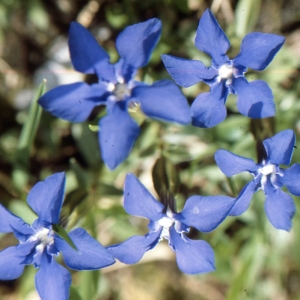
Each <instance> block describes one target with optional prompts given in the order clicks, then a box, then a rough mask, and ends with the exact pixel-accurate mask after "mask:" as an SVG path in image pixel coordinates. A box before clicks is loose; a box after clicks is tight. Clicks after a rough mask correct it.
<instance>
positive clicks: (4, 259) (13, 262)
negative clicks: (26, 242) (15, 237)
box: [0, 246, 28, 280]
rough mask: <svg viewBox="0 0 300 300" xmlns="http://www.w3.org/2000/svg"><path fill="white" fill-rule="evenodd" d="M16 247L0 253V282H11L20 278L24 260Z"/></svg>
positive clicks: (23, 255) (23, 256)
mask: <svg viewBox="0 0 300 300" xmlns="http://www.w3.org/2000/svg"><path fill="white" fill-rule="evenodd" d="M20 250H21V249H20V248H19V247H18V246H14V247H9V248H7V249H4V250H3V251H1V252H0V280H13V279H16V278H18V277H20V276H21V275H22V273H23V270H24V266H25V265H24V263H23V261H24V258H25V256H26V255H27V254H28V253H22V251H20Z"/></svg>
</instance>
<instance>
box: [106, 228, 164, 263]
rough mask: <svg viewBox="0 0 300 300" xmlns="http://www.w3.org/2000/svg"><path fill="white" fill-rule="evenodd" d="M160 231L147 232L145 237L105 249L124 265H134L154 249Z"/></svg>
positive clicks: (138, 237)
mask: <svg viewBox="0 0 300 300" xmlns="http://www.w3.org/2000/svg"><path fill="white" fill-rule="evenodd" d="M160 233H161V229H160V230H158V231H156V232H149V233H148V234H146V235H145V236H139V235H136V236H133V237H131V238H129V239H128V240H126V241H125V242H123V243H121V244H116V245H111V246H109V247H107V250H108V252H109V253H110V254H111V255H112V256H113V257H115V258H116V259H118V260H119V261H121V262H123V263H125V264H135V263H137V262H138V261H140V260H141V259H142V257H143V255H144V254H145V253H146V252H147V251H148V250H150V249H152V248H154V247H155V246H156V245H157V243H158V242H159V236H160Z"/></svg>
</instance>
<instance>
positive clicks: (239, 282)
mask: <svg viewBox="0 0 300 300" xmlns="http://www.w3.org/2000/svg"><path fill="white" fill-rule="evenodd" d="M206 8H210V9H211V10H212V12H213V13H214V14H215V16H216V18H217V20H218V22H219V23H220V25H221V26H222V28H223V29H224V31H225V32H226V34H227V36H228V38H229V40H230V41H231V45H232V47H231V49H230V51H229V52H228V55H229V56H230V57H232V58H233V57H234V56H235V55H236V54H237V53H238V52H239V46H240V43H241V41H242V38H243V37H244V36H245V35H246V34H247V33H249V32H251V31H261V32H268V33H276V34H281V35H284V36H285V37H286V42H285V45H284V47H283V48H282V49H281V50H280V52H279V53H278V54H277V56H276V57H275V59H274V60H273V61H272V63H271V65H270V66H269V67H268V68H267V69H266V70H265V71H263V72H260V73H258V72H254V71H252V70H249V71H248V72H247V75H246V77H247V78H248V80H249V81H251V80H254V79H263V80H266V81H267V82H268V84H269V86H270V87H271V88H272V91H273V94H274V97H275V102H276V109H277V115H276V117H275V118H269V119H265V120H258V121H257V120H256V121H252V122H251V121H250V119H248V118H246V117H244V116H241V115H240V114H239V113H237V109H236V97H235V96H232V95H230V96H229V98H228V100H227V107H228V117H227V119H226V120H225V121H224V122H223V123H221V124H220V125H218V126H216V127H215V128H212V129H200V128H196V127H192V126H185V127H183V126H179V125H174V124H167V123H162V122H158V121H153V120H148V119H146V120H145V121H144V122H143V124H142V125H141V129H142V134H141V135H140V137H139V138H138V140H137V142H136V144H135V147H134V149H133V151H132V153H131V155H130V156H129V158H128V159H127V160H126V161H125V162H124V163H123V164H121V166H119V167H118V168H117V169H116V170H114V171H113V172H111V171H109V170H108V169H107V168H106V167H105V165H104V164H103V162H102V160H101V157H100V154H99V146H98V141H97V132H96V131H97V128H96V127H95V126H94V125H95V124H97V118H96V116H99V115H103V114H104V113H105V111H103V109H100V110H97V111H95V112H94V114H92V116H91V118H90V120H89V121H88V122H86V123H82V124H71V123H69V122H66V121H63V120H60V119H56V118H54V117H53V116H51V115H50V114H48V113H46V112H41V110H40V108H38V107H37V106H36V105H35V102H33V105H31V108H30V102H31V101H32V99H34V97H35V95H36V94H37V93H38V86H39V85H40V84H41V82H42V81H43V79H44V78H45V79H46V80H47V83H46V88H47V89H48V90H49V89H51V88H53V87H55V86H56V85H58V84H63V83H71V82H75V81H81V80H86V81H88V82H92V81H93V80H94V78H90V77H88V78H87V77H85V78H83V77H82V75H81V74H78V73H76V72H75V71H74V70H73V68H72V65H71V63H70V59H69V54H68V48H67V35H68V28H69V24H70V22H71V21H74V20H77V21H79V22H80V23H82V24H83V25H85V26H86V27H88V29H89V30H90V31H91V32H92V33H93V34H94V36H95V37H96V38H97V39H98V40H99V43H100V44H101V45H102V46H103V47H104V48H105V49H106V50H107V51H108V52H109V54H110V56H111V60H112V62H115V61H116V60H117V59H118V54H117V52H116V49H115V39H116V37H117V35H118V34H119V33H120V32H121V31H122V29H123V28H124V27H126V26H127V25H130V24H133V23H137V22H142V21H145V20H147V19H150V18H153V17H156V18H160V19H161V20H162V23H163V31H162V36H161V39H160V42H159V44H158V46H157V47H156V49H155V50H154V53H153V55H152V58H151V61H150V63H149V65H148V66H147V67H145V68H144V69H142V70H140V72H139V74H138V76H139V78H140V79H143V80H144V81H146V82H148V83H151V82H153V81H155V80H158V79H162V78H170V77H169V75H168V73H167V72H166V70H165V69H164V66H163V64H162V62H161V60H160V55H161V54H164V53H169V54H172V55H175V56H179V57H185V58H190V59H199V60H201V61H203V62H204V63H205V64H207V65H209V64H210V58H209V57H207V56H206V55H205V54H203V53H201V52H200V51H199V50H197V49H196V47H195V46H194V37H195V33H196V29H197V26H198V22H199V18H200V17H201V15H202V13H203V12H204V10H205V9H206ZM299 70H300V2H299V1H298V0H276V1H275V0H213V1H210V0H143V1H142V0H123V1H121V0H119V1H117V0H91V1H86V0H78V1H71V0H56V1H55V0H27V1H22V0H1V2H0V202H1V203H2V204H3V205H5V206H6V207H8V208H9V209H10V210H11V211H12V212H14V213H15V214H16V215H19V216H21V217H22V218H23V219H24V220H25V221H27V222H29V223H30V222H32V221H33V220H34V219H35V215H34V213H33V212H32V211H31V210H30V208H28V206H27V203H26V195H27V193H28V191H29V190H30V189H31V187H32V186H33V184H34V183H36V182H37V181H39V180H42V179H44V178H45V177H46V176H48V175H50V174H52V173H54V172H58V171H66V173H67V186H66V200H65V204H64V207H63V211H62V219H61V224H62V225H63V226H65V228H66V229H67V231H69V230H70V229H71V228H73V227H76V226H83V227H85V228H86V229H87V230H88V231H89V232H90V233H91V234H92V235H94V236H95V237H96V238H97V239H98V240H99V241H100V242H101V243H102V244H103V245H105V246H106V245H109V244H111V243H118V242H122V241H123V240H125V239H126V238H128V237H130V236H132V235H133V234H145V233H146V232H147V222H146V220H142V219H140V218H135V217H132V216H128V215H127V214H126V213H125V212H124V210H123V208H122V188H123V182H124V179H125V176H126V174H127V173H128V172H132V173H134V174H136V175H137V176H138V177H139V179H140V180H141V182H142V183H143V184H144V185H145V186H146V187H147V188H148V189H149V190H150V191H151V192H152V193H153V194H154V195H155V196H156V197H158V196H157V194H156V192H155V189H154V187H153V180H152V170H153V166H154V165H155V163H156V161H157V160H158V159H161V158H162V157H163V158H164V160H167V161H168V162H169V163H171V165H172V168H173V171H172V174H173V175H174V176H175V175H176V176H178V179H179V182H180V184H179V185H178V193H177V195H176V199H177V206H178V208H179V210H180V209H181V208H182V207H183V205H184V201H185V200H186V199H187V198H188V197H189V196H191V195H194V194H201V195H218V194H223V195H231V196H237V194H238V192H239V191H240V189H241V188H242V187H243V186H244V184H245V183H246V182H247V181H249V180H250V179H251V176H249V175H248V174H241V175H238V176H235V177H233V178H232V179H230V181H229V179H228V178H226V177H225V176H224V175H223V174H222V172H221V171H220V170H219V169H218V167H217V166H216V164H215V162H214V158H213V155H214V153H215V151H216V150H217V149H219V148H224V149H227V150H230V151H232V152H234V153H236V154H238V155H241V156H245V157H250V158H252V159H254V160H256V159H257V157H259V156H260V153H259V146H258V145H259V143H260V141H262V140H263V139H265V138H267V137H269V136H272V135H273V134H274V133H276V132H279V131H280V130H283V129H287V128H291V129H293V130H294V131H295V133H296V135H297V144H296V146H297V148H295V151H294V155H293V160H292V162H293V163H294V162H300V142H299V141H300V122H299V116H300V101H299V93H300V81H299ZM207 90H208V87H207V86H206V85H205V84H200V83H199V84H197V85H195V86H193V87H191V88H186V89H183V92H184V93H185V95H186V96H187V98H188V100H189V102H190V103H192V101H193V100H194V98H195V97H196V95H198V94H199V93H200V92H203V91H207ZM40 114H41V115H40ZM154 176H155V178H157V176H158V174H156V173H155V174H154ZM299 184H300V183H299ZM141 201H142V199H141ZM295 203H296V206H297V207H298V209H299V206H300V203H299V199H296V197H295ZM263 204H264V194H263V192H262V191H260V192H259V193H257V194H256V195H255V197H254V199H253V201H252V204H251V207H250V209H249V210H248V211H247V212H246V213H244V214H243V215H242V216H240V217H237V218H232V217H229V218H227V219H226V220H225V222H224V223H222V224H221V225H220V226H219V227H218V228H217V229H216V230H215V231H213V232H211V233H209V234H200V233H198V232H197V231H195V230H191V232H190V233H189V237H191V238H193V239H199V238H200V239H204V240H206V241H208V242H209V243H210V244H211V246H212V247H213V248H214V251H215V259H216V268H217V270H216V271H215V272H213V273H209V274H205V275H196V276H189V275H185V274H183V273H181V272H180V271H179V270H178V267H177V265H176V261H175V255H174V253H173V252H172V251H171V250H170V249H169V247H168V245H167V242H166V241H164V242H161V243H160V244H159V245H158V246H157V247H156V248H155V249H154V250H152V251H150V252H148V253H146V255H145V256H144V258H143V259H142V260H141V262H140V263H138V264H136V265H134V266H127V265H123V264H121V263H117V264H115V265H113V266H111V267H109V268H106V269H103V270H102V271H101V272H98V271H95V272H80V273H79V272H73V271H72V274H73V287H72V290H71V299H74V300H78V299H83V300H90V299H101V300H117V299H118V300H119V299H120V300H129V299H130V300H133V299H143V300H168V299H170V300H171V299H182V300H190V299H200V300H202V299H203V300H225V299H226V300H235V299H243V300H250V299H251V300H252V299H256V300H268V299H272V300H296V299H300V215H299V212H298V213H296V215H295V217H294V221H293V229H292V230H291V232H290V233H286V232H283V231H278V230H276V229H274V228H273V227H272V225H270V223H269V222H268V221H267V218H266V215H265V212H264V207H263ZM15 243H16V240H15V238H14V237H13V235H10V234H8V235H0V249H3V248H6V247H7V246H9V245H13V244H15ZM58 260H59V261H60V262H61V263H63V261H62V259H61V257H59V259H58ZM35 272H36V271H35V270H34V268H33V267H32V266H29V267H27V268H26V270H25V272H24V274H23V275H22V277H20V278H19V279H17V280H14V281H7V282H3V281H0V299H1V300H2V299H4V300H17V299H22V300H23V299H27V300H34V299H39V298H38V295H37V293H36V291H35V288H34V274H35Z"/></svg>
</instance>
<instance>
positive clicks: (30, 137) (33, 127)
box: [13, 80, 46, 189]
mask: <svg viewBox="0 0 300 300" xmlns="http://www.w3.org/2000/svg"><path fill="white" fill-rule="evenodd" d="M45 91H46V81H45V80H44V81H43V82H42V83H41V84H40V86H39V88H38V91H37V93H36V95H35V97H34V99H33V101H32V103H31V105H30V109H29V113H28V118H27V120H26V122H25V123H24V125H23V128H22V131H21V134H20V138H19V142H18V145H17V150H16V152H15V154H14V170H13V181H14V183H15V184H16V186H17V187H18V188H20V189H22V188H23V187H24V186H25V185H26V184H27V181H28V172H27V170H28V164H29V156H30V151H31V148H32V145H33V142H34V139H35V136H36V132H37V129H38V126H39V123H40V119H41V114H42V109H41V107H40V106H39V105H38V103H37V101H38V99H39V98H40V97H41V96H42V95H43V94H44V93H45Z"/></svg>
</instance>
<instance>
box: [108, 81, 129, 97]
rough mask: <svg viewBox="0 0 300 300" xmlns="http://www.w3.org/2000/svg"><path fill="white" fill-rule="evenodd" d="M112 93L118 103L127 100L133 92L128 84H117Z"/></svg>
mask: <svg viewBox="0 0 300 300" xmlns="http://www.w3.org/2000/svg"><path fill="white" fill-rule="evenodd" d="M112 93H113V94H114V96H115V97H116V100H117V101H122V100H124V99H125V98H127V97H129V96H130V94H131V90H130V89H129V87H128V84H127V83H117V84H116V85H115V86H114V89H113V91H112Z"/></svg>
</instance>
